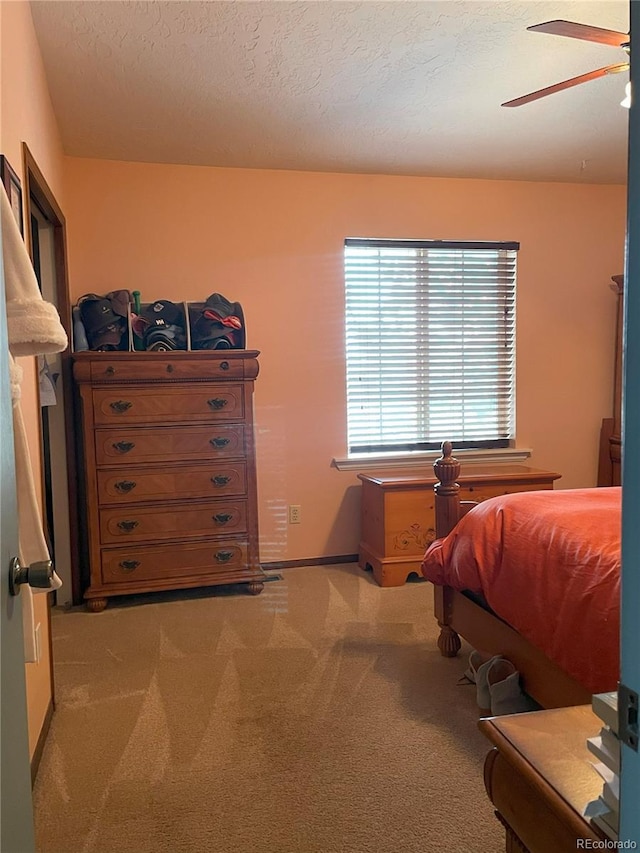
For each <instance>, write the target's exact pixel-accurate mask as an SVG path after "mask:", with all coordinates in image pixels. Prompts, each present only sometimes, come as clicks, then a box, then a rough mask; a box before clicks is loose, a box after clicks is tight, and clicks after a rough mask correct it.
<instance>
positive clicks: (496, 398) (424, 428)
mask: <svg viewBox="0 0 640 853" xmlns="http://www.w3.org/2000/svg"><path fill="white" fill-rule="evenodd" d="M518 248H519V244H518V243H459V242H447V241H422V240H420V241H418V240H368V239H355V238H350V239H347V240H346V241H345V281H346V347H347V353H346V355H347V420H348V446H349V454H350V455H351V454H361V453H384V452H394V451H395V452H401V451H409V450H433V449H437V448H439V447H440V444H441V442H442V441H444V440H445V439H450V440H452V441H453V442H454V446H455V447H456V448H458V449H463V448H485V447H507V446H509V444H510V441H511V439H513V438H514V421H515V413H514V409H515V387H514V386H515V381H514V380H515V288H516V253H517V250H518Z"/></svg>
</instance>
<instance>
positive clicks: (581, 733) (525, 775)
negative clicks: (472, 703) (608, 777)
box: [479, 705, 606, 853]
mask: <svg viewBox="0 0 640 853" xmlns="http://www.w3.org/2000/svg"><path fill="white" fill-rule="evenodd" d="M479 726H480V729H481V731H482V732H483V734H484V735H486V737H487V738H488V739H489V740H490V741H491V743H493V744H494V747H495V748H494V749H492V750H491V752H490V753H489V754H488V755H487V758H486V761H485V765H484V783H485V786H486V789H487V793H488V794H489V799H490V800H491V802H492V803H493V804H494V806H495V807H496V810H497V811H496V815H497V817H498V818H499V820H500V822H501V823H502V824H503V825H504V827H505V829H506V847H505V849H506V851H507V853H575V850H576V849H577V847H578V845H577V841H578V839H590V840H591V841H598V842H601V841H602V840H604V839H606V836H605V835H603V834H602V833H600V831H599V830H598V829H597V827H595V826H593V825H592V824H591V822H590V821H589V820H588V818H585V817H583V815H584V810H585V807H586V805H587V803H589V802H590V801H591V800H595V799H597V798H598V795H599V794H600V792H601V791H602V780H601V779H600V777H599V776H598V774H597V773H596V771H595V770H594V769H593V767H592V764H591V760H590V752H589V751H588V749H587V744H586V741H587V738H588V737H592V736H593V735H596V734H597V733H598V731H599V730H600V727H601V726H602V720H600V719H599V718H598V717H596V715H595V714H594V713H593V712H592V710H591V707H590V706H589V705H578V706H575V707H572V708H555V709H553V710H550V711H534V712H532V713H529V714H515V715H512V716H506V717H489V718H488V719H484V720H480V722H479Z"/></svg>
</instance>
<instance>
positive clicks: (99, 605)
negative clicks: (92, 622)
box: [85, 598, 108, 613]
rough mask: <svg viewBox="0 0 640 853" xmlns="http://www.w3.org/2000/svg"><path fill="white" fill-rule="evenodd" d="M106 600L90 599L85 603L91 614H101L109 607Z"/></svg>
mask: <svg viewBox="0 0 640 853" xmlns="http://www.w3.org/2000/svg"><path fill="white" fill-rule="evenodd" d="M107 601H108V599H106V598H88V599H87V600H86V602H85V604H86V605H87V610H88V611H89V612H90V613H101V612H102V611H103V610H104V609H105V607H106V606H107Z"/></svg>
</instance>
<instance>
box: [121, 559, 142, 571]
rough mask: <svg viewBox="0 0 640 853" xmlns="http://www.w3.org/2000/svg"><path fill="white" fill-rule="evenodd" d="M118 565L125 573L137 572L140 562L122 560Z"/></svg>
mask: <svg viewBox="0 0 640 853" xmlns="http://www.w3.org/2000/svg"><path fill="white" fill-rule="evenodd" d="M118 565H119V566H120V568H121V569H122V571H123V572H135V570H136V569H137V568H138V566H139V565H140V560H121V561H120V562H119V563H118Z"/></svg>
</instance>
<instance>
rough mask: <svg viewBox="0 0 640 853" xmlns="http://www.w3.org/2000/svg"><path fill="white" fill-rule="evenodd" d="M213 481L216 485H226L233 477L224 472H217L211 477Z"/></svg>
mask: <svg viewBox="0 0 640 853" xmlns="http://www.w3.org/2000/svg"><path fill="white" fill-rule="evenodd" d="M211 482H212V483H213V485H214V486H226V485H227V483H230V482H231V477H227V476H226V475H224V474H216V476H215V477H212V478H211Z"/></svg>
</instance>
